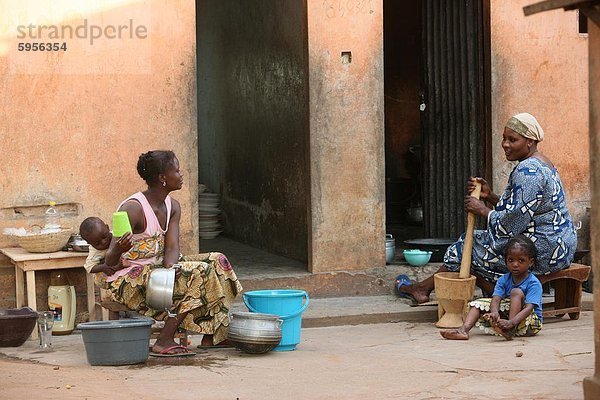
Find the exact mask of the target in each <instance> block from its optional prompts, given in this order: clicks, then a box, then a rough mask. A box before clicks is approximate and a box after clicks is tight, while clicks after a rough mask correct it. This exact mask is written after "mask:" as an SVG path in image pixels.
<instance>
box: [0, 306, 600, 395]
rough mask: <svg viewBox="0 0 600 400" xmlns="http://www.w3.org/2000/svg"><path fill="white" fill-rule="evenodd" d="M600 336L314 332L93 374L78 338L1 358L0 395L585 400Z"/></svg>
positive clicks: (571, 325) (552, 329)
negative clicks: (279, 348) (270, 345)
mask: <svg viewBox="0 0 600 400" xmlns="http://www.w3.org/2000/svg"><path fill="white" fill-rule="evenodd" d="M593 332H594V330H593V321H592V313H590V312H584V313H583V314H582V317H581V319H579V320H577V321H571V320H566V319H565V320H561V321H560V322H550V321H548V322H546V324H545V325H544V328H543V330H542V331H541V333H540V334H539V335H538V336H537V337H532V338H517V339H515V340H513V341H512V342H506V341H505V340H504V339H501V338H496V337H492V336H489V335H486V334H483V333H481V332H480V331H479V330H476V329H474V330H473V331H472V335H471V340H469V341H468V342H464V341H458V342H452V341H446V340H443V339H442V338H441V337H440V336H439V334H438V330H437V329H436V328H435V327H434V326H433V325H432V324H431V323H407V322H401V323H392V324H376V325H359V326H336V327H327V328H309V329H303V330H302V341H301V343H300V344H299V345H298V348H297V350H296V351H293V352H270V353H267V354H264V355H247V354H243V353H241V352H239V351H237V350H235V349H220V350H211V351H206V350H196V351H198V352H199V354H197V356H196V357H193V358H191V359H157V358H150V359H149V360H148V361H147V362H146V363H145V364H138V365H133V366H124V367H91V366H89V365H88V364H87V363H86V359H85V350H84V346H83V343H82V339H81V336H79V335H76V334H73V335H70V336H65V337H55V338H54V339H55V340H54V345H55V350H54V352H52V353H39V352H36V351H37V348H36V346H35V343H34V342H31V341H30V342H27V343H26V344H25V345H24V346H22V347H19V348H3V349H0V353H1V354H3V355H2V356H0V376H1V377H2V389H1V392H0V393H1V394H0V397H1V398H2V399H22V398H44V399H103V398H111V399H128V400H129V399H142V398H143V399H145V400H151V399H174V398H178V399H199V398H202V399H244V400H250V399H342V398H343V399H395V398H402V399H475V398H488V399H515V398H519V399H578V398H582V386H581V382H582V380H583V378H584V377H586V376H590V375H591V374H592V373H593V355H592V351H593V345H594V342H593ZM194 341H195V342H196V343H197V342H198V341H197V340H196V339H194ZM517 352H522V356H521V357H517Z"/></svg>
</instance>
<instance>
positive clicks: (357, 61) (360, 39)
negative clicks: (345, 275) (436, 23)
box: [308, 0, 385, 272]
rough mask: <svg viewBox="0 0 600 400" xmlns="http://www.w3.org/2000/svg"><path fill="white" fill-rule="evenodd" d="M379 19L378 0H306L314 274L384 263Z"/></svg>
mask: <svg viewBox="0 0 600 400" xmlns="http://www.w3.org/2000/svg"><path fill="white" fill-rule="evenodd" d="M382 24H383V6H382V0H364V1H358V2H345V1H337V0H331V1H325V2H324V1H321V0H308V51H309V71H310V72H309V82H310V85H309V86H310V103H309V104H310V165H311V173H310V176H311V216H310V218H311V219H310V222H311V224H310V238H311V239H310V243H311V245H312V249H311V258H310V260H309V269H310V270H311V271H313V272H318V271H326V270H335V269H362V268H367V267H375V266H382V265H385V240H384V238H385V226H384V225H385V221H384V209H385V204H384V202H385V199H384V142H383V141H384V127H383V122H384V121H383V119H384V117H383V25H382ZM343 52H351V60H349V59H348V57H344V56H343V55H342V53H343Z"/></svg>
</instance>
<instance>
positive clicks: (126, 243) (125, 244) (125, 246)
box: [115, 232, 133, 253]
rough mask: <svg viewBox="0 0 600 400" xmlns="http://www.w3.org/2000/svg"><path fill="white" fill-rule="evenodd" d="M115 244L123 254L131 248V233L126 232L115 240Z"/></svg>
mask: <svg viewBox="0 0 600 400" xmlns="http://www.w3.org/2000/svg"><path fill="white" fill-rule="evenodd" d="M115 244H116V245H117V248H118V249H119V251H120V252H121V253H125V252H126V251H128V250H129V249H131V247H132V246H133V233H131V232H127V233H126V234H124V235H123V236H121V237H120V238H119V239H117V242H116V243H115Z"/></svg>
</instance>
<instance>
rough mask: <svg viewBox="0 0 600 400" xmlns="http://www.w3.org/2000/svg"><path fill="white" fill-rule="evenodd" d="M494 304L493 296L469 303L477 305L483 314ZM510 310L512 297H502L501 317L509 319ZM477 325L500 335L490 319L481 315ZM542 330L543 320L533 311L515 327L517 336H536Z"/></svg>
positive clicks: (485, 330)
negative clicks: (492, 326) (493, 327)
mask: <svg viewBox="0 0 600 400" xmlns="http://www.w3.org/2000/svg"><path fill="white" fill-rule="evenodd" d="M491 304H492V299H491V298H481V299H477V300H473V301H471V302H470V303H469V305H470V306H471V307H477V308H479V309H480V310H481V314H482V315H483V314H485V313H488V312H490V305H491ZM509 310H510V299H502V300H501V301H500V307H499V310H498V313H499V314H500V317H501V318H503V319H508V318H509V316H508V312H509ZM475 326H478V327H479V329H481V330H482V331H484V332H485V333H489V334H490V335H494V336H500V335H499V334H497V333H496V332H495V331H494V330H493V329H492V328H491V325H490V323H489V321H487V320H485V319H483V317H480V318H479V319H478V320H477V322H476V323H475ZM541 330H542V320H541V319H540V317H539V316H538V315H537V314H536V313H534V312H533V311H532V312H531V314H529V315H528V316H527V317H526V318H525V319H523V321H521V322H520V323H519V325H518V326H517V327H516V328H515V329H514V335H515V336H534V335H536V334H537V333H538V332H539V331H541Z"/></svg>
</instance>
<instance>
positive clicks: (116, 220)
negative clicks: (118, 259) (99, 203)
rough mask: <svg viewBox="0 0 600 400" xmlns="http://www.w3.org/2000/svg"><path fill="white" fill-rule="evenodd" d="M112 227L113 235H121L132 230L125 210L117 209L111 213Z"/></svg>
mask: <svg viewBox="0 0 600 400" xmlns="http://www.w3.org/2000/svg"><path fill="white" fill-rule="evenodd" d="M112 229H113V235H114V236H116V237H121V236H123V235H124V234H126V233H127V232H132V230H131V224H130V223H129V215H127V211H117V212H115V213H113V225H112Z"/></svg>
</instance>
